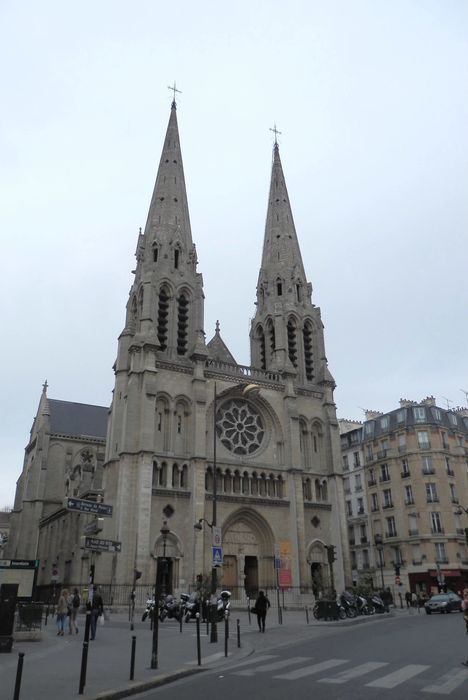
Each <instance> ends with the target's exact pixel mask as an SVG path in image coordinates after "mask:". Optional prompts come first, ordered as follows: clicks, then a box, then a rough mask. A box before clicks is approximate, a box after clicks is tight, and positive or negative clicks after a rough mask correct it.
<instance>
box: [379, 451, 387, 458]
mask: <svg viewBox="0 0 468 700" xmlns="http://www.w3.org/2000/svg"><path fill="white" fill-rule="evenodd" d="M386 456H387V450H379V451H378V452H377V459H385V457H386Z"/></svg>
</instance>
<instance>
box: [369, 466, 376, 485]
mask: <svg viewBox="0 0 468 700" xmlns="http://www.w3.org/2000/svg"><path fill="white" fill-rule="evenodd" d="M367 483H368V484H369V486H375V485H376V483H377V481H376V479H375V469H373V468H372V469H369V481H368V482H367Z"/></svg>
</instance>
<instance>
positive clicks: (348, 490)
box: [343, 477, 351, 493]
mask: <svg viewBox="0 0 468 700" xmlns="http://www.w3.org/2000/svg"><path fill="white" fill-rule="evenodd" d="M343 491H344V492H345V493H351V488H350V486H349V478H348V477H346V478H345V479H343Z"/></svg>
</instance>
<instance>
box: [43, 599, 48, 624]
mask: <svg viewBox="0 0 468 700" xmlns="http://www.w3.org/2000/svg"><path fill="white" fill-rule="evenodd" d="M48 617H49V603H47V607H46V613H45V620H44V626H45V627H47V618H48Z"/></svg>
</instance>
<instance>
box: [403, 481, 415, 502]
mask: <svg viewBox="0 0 468 700" xmlns="http://www.w3.org/2000/svg"><path fill="white" fill-rule="evenodd" d="M413 503H414V498H413V487H412V486H411V484H409V485H408V486H405V505H407V506H410V505H413Z"/></svg>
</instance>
